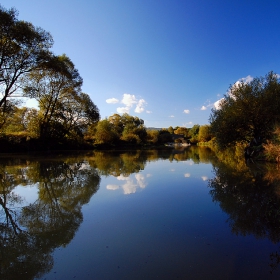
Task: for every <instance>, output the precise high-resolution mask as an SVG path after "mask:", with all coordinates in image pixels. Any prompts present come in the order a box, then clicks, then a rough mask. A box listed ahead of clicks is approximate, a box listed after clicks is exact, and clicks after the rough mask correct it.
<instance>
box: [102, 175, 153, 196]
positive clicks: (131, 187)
mask: <svg viewBox="0 0 280 280" xmlns="http://www.w3.org/2000/svg"><path fill="white" fill-rule="evenodd" d="M150 176H151V175H150V174H148V175H147V177H150ZM117 180H118V181H124V184H123V185H121V186H119V185H113V184H110V185H107V186H106V189H107V190H111V191H115V190H118V189H119V188H122V190H123V193H124V194H132V193H135V192H136V191H137V188H141V189H144V188H146V186H147V182H146V181H145V176H144V175H143V174H139V173H138V174H135V179H134V178H133V177H132V176H129V177H125V176H123V175H120V176H118V177H117Z"/></svg>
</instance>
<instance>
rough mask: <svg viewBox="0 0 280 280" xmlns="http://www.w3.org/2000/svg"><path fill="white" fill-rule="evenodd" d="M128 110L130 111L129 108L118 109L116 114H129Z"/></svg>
mask: <svg viewBox="0 0 280 280" xmlns="http://www.w3.org/2000/svg"><path fill="white" fill-rule="evenodd" d="M129 109H130V108H129V107H118V108H117V112H118V113H119V114H124V113H129Z"/></svg>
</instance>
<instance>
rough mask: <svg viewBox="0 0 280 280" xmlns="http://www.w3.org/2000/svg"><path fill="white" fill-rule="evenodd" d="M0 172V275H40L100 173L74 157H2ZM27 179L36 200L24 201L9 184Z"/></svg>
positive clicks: (71, 230)
mask: <svg viewBox="0 0 280 280" xmlns="http://www.w3.org/2000/svg"><path fill="white" fill-rule="evenodd" d="M12 167H13V168H12ZM0 171H1V180H0V191H1V193H0V205H1V207H2V210H1V212H0V215H1V216H0V218H1V220H0V252H1V253H0V254H1V255H0V278H1V279H23V278H24V279H34V278H35V277H41V276H42V275H44V274H45V273H46V272H48V271H49V270H50V269H51V268H52V266H53V258H52V252H53V250H54V249H55V248H57V247H59V246H65V245H66V244H68V243H69V242H70V241H71V240H72V238H73V237H74V235H75V232H76V231H77V229H78V227H79V225H80V223H81V222H82V219H83V216H82V212H81V208H82V205H84V204H85V203H88V202H89V200H90V198H91V196H92V195H93V194H94V193H95V192H96V191H97V190H98V188H99V182H100V177H99V176H98V174H97V172H96V170H95V169H93V168H92V167H91V166H90V165H89V164H88V162H86V161H84V160H80V161H77V160H76V159H72V160H71V159H65V160H58V161H54V160H44V161H42V160H40V161H35V160H34V161H25V164H24V163H22V162H21V164H18V165H12V163H9V164H7V161H6V162H5V164H3V163H2V164H1V163H0ZM22 174H24V176H23V175H22ZM27 183H28V184H37V185H38V199H37V200H36V201H35V202H33V203H31V204H29V205H27V206H22V203H23V198H21V197H19V196H18V195H16V194H15V192H13V189H14V188H15V187H16V186H17V185H19V184H21V185H23V184H27Z"/></svg>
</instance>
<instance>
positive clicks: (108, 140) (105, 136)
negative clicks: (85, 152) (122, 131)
mask: <svg viewBox="0 0 280 280" xmlns="http://www.w3.org/2000/svg"><path fill="white" fill-rule="evenodd" d="M118 139H119V135H118V133H117V131H116V130H115V127H114V125H113V124H112V123H110V121H109V120H107V119H105V120H101V121H99V122H98V124H97V126H96V132H95V142H96V144H113V143H114V142H116V141H118Z"/></svg>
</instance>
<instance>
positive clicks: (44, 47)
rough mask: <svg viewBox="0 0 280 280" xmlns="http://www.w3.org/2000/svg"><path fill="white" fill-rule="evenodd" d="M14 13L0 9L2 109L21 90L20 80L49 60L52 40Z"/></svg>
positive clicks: (46, 33) (0, 100) (0, 103)
mask: <svg viewBox="0 0 280 280" xmlns="http://www.w3.org/2000/svg"><path fill="white" fill-rule="evenodd" d="M17 15H18V13H17V11H16V10H15V9H10V10H6V9H4V8H3V7H1V6H0V94H1V97H0V108H1V109H2V110H4V111H5V110H6V108H7V104H8V103H7V101H8V98H10V97H13V96H15V94H16V93H18V90H19V89H20V84H21V79H22V78H23V77H24V76H25V75H26V74H27V73H29V72H30V71H32V70H34V69H36V68H38V67H40V65H41V64H42V63H44V62H46V61H47V60H48V59H49V56H50V51H49V49H50V48H51V47H52V45H53V39H52V36H51V35H50V34H49V33H48V32H46V31H45V30H43V29H42V28H40V27H34V26H33V25H32V24H31V23H29V22H25V21H21V20H18V19H17Z"/></svg>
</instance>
